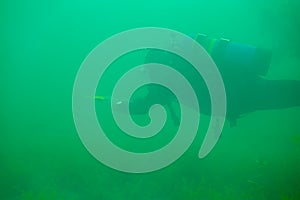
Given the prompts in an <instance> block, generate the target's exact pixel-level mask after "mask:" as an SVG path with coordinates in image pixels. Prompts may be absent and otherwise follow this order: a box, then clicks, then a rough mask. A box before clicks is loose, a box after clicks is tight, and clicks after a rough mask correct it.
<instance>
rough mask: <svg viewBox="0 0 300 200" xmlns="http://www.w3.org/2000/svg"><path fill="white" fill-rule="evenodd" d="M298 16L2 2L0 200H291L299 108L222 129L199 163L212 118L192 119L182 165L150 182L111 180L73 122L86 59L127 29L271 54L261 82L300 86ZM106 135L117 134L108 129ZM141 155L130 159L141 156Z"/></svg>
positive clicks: (273, 9) (263, 10)
mask: <svg viewBox="0 0 300 200" xmlns="http://www.w3.org/2000/svg"><path fill="white" fill-rule="evenodd" d="M299 10H300V3H299V1H297V0H289V1H279V0H274V1H250V0H248V1H237V0H229V1H221V0H213V1H168V0H166V1H158V0H155V1H119V0H116V1H111V2H109V1H85V2H84V1H69V0H65V1H5V0H4V1H1V3H0V25H1V26H0V27H1V29H0V45H1V46H0V59H1V60H0V89H1V100H0V108H1V112H0V119H1V124H0V125H1V126H0V133H1V140H0V156H1V163H0V199H13V200H15V199H25V200H26V199H104V200H106V199H107V200H109V199H113V200H118V199H141V200H144V199H145V200H150V199H155V200H165V199H180V200H183V199H184V200H189V199H197V200H199V199H203V200H215V199H225V200H226V199H230V200H231V199H238V200H247V199H249V200H252V199H253V200H260V199H262V200H264V199H268V200H276V199H280V200H287V199H289V200H290V199H293V200H296V199H300V192H299V191H300V173H299V169H300V125H299V119H300V108H296V107H295V108H288V109H280V110H275V109H274V110H266V111H256V112H253V113H251V114H247V115H246V116H244V117H243V118H241V119H239V120H238V123H237V126H236V127H232V128H231V127H230V126H229V123H228V122H226V124H225V127H224V130H223V133H222V136H221V138H220V140H219V142H218V143H217V145H216V146H215V148H214V149H213V151H212V152H211V153H210V154H209V155H208V156H207V157H206V158H204V159H198V157H197V154H198V150H199V148H200V145H201V141H202V139H203V134H204V133H205V130H206V127H205V123H206V122H208V120H209V118H208V116H201V117H202V120H203V122H204V127H203V126H201V127H200V129H199V134H198V135H199V136H197V138H196V140H195V141H194V143H193V144H192V146H191V147H190V148H189V149H188V151H187V152H186V153H185V154H184V156H182V157H181V158H180V159H179V160H177V161H176V162H175V163H173V164H172V165H170V166H168V167H166V168H164V169H162V170H159V171H156V172H152V173H148V174H127V173H123V172H118V171H115V170H113V169H110V168H108V167H106V166H105V165H103V164H101V163H100V162H98V161H97V160H96V159H94V158H93V157H92V155H91V154H89V153H88V151H87V150H86V149H85V147H84V146H83V144H82V143H81V141H80V139H79V137H78V134H77V131H76V129H75V125H74V122H73V116H72V89H73V83H74V80H75V76H76V73H77V71H78V69H79V67H80V65H81V63H82V61H83V60H84V58H85V57H86V56H87V54H88V53H89V52H90V51H91V50H92V49H93V48H94V47H95V46H96V45H97V44H99V43H100V42H101V41H103V40H105V39H106V38H108V37H109V36H111V35H113V34H116V33H118V32H121V31H124V30H128V29H131V28H136V27H146V26H156V27H165V28H170V29H174V30H177V31H180V32H183V33H186V34H195V33H199V32H200V33H206V34H208V35H210V36H212V37H215V38H220V37H226V38H230V39H231V40H234V41H237V42H241V43H245V44H252V45H256V46H261V47H264V48H269V49H272V51H273V59H272V63H271V66H270V70H269V73H268V75H267V78H268V79H291V80H300V68H299V67H300V54H299V52H300V51H299V47H300V39H299V35H300V29H299V28H300V15H299V12H298V11H299ZM128 64H129V66H128V67H130V65H134V64H136V63H135V61H132V62H128ZM298 92H299V91H298ZM104 120H105V117H104ZM137 120H139V119H137ZM140 120H141V123H143V121H145V120H147V119H144V118H141V119H140ZM106 125H107V128H108V129H110V130H111V134H112V135H114V131H117V130H116V129H115V128H114V127H110V125H113V124H110V122H107V123H106ZM175 128H176V127H174V126H171V125H168V127H166V128H165V129H164V132H165V133H166V136H165V137H161V140H159V141H158V144H157V143H156V144H157V145H158V146H160V145H162V144H161V143H164V142H168V141H169V139H168V138H167V137H172V134H173V133H174V129H175ZM113 137H114V136H112V139H115V140H116V143H118V144H120V145H124V146H126V142H123V139H120V138H119V137H116V138H113ZM125 139H126V138H125ZM156 142H157V141H156ZM144 146H145V145H144V144H137V148H138V151H146V150H149V148H150V147H149V148H143V147H144ZM128 148H129V150H131V149H132V146H131V147H128ZM151 148H152V147H151ZM151 148H150V150H152V149H151Z"/></svg>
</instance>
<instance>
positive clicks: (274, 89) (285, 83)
mask: <svg viewBox="0 0 300 200" xmlns="http://www.w3.org/2000/svg"><path fill="white" fill-rule="evenodd" d="M255 85H256V92H254V93H253V94H255V96H256V97H254V98H253V99H254V102H253V103H254V105H255V108H254V109H262V110H263V109H282V108H290V107H296V106H300V81H297V80H266V79H262V78H260V79H258V80H257V84H255Z"/></svg>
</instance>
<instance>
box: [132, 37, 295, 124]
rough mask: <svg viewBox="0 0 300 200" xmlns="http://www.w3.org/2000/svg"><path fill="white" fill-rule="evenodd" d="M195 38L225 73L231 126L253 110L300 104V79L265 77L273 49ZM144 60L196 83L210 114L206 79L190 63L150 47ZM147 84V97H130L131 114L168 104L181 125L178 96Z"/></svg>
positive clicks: (223, 76)
mask: <svg viewBox="0 0 300 200" xmlns="http://www.w3.org/2000/svg"><path fill="white" fill-rule="evenodd" d="M196 41H197V42H198V43H199V44H201V45H202V47H204V49H205V50H206V51H207V52H208V53H209V55H210V56H211V57H212V59H213V61H214V62H215V64H216V66H217V67H218V70H219V72H220V74H221V76H222V79H223V82H224V86H225V90H226V98H227V113H226V119H228V120H229V122H230V125H231V126H235V125H236V122H237V119H238V118H240V117H242V116H243V115H245V114H247V113H250V112H254V111H257V110H268V109H283V108H290V107H296V106H300V81H298V80H269V79H267V78H266V75H267V73H268V69H269V66H270V62H271V54H272V53H271V51H270V50H268V49H263V48H258V47H255V46H251V45H245V44H240V43H236V42H233V41H230V40H227V39H212V38H209V37H208V36H206V35H204V34H199V35H198V36H197V38H196ZM145 63H160V64H164V65H168V66H171V67H173V68H174V69H176V70H178V71H180V73H182V74H183V75H184V76H185V77H187V80H189V81H190V83H191V85H192V86H193V88H194V91H195V92H196V95H197V97H198V100H199V105H200V106H201V109H200V111H201V113H204V114H207V115H209V114H210V108H211V104H210V103H211V102H210V96H209V92H208V90H207V88H206V85H205V82H204V80H203V79H202V78H201V75H200V74H198V73H197V71H196V70H195V69H194V68H193V66H191V64H190V63H189V62H187V61H186V60H184V59H183V58H181V57H179V56H177V55H175V54H172V53H170V52H166V51H163V50H157V49H151V50H149V52H148V53H147V56H146V59H145ZM147 87H148V88H147V90H148V94H147V95H146V96H145V97H143V98H135V99H132V100H130V104H129V105H130V111H131V113H132V114H137V115H138V114H146V113H147V112H148V110H149V108H150V107H151V105H153V104H161V105H165V106H167V107H168V108H169V110H170V112H171V115H172V118H173V121H174V122H175V124H176V125H178V124H179V119H178V116H177V115H178V114H176V112H175V111H174V109H173V108H172V102H174V101H176V97H175V95H173V94H172V93H171V92H166V88H163V87H157V86H147Z"/></svg>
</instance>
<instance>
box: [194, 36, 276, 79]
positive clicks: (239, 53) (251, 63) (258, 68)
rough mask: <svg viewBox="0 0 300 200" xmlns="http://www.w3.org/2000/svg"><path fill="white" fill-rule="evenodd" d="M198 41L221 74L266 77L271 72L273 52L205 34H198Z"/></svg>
mask: <svg viewBox="0 0 300 200" xmlns="http://www.w3.org/2000/svg"><path fill="white" fill-rule="evenodd" d="M196 41H197V42H198V43H199V44H201V45H202V46H203V47H204V49H205V50H206V51H207V52H208V53H209V54H210V55H211V57H212V58H213V60H214V61H215V63H216V65H217V66H218V68H219V70H220V72H221V74H222V73H224V74H235V75H246V76H257V75H260V76H265V75H266V74H267V72H268V70H269V66H270V62H271V55H272V52H271V50H268V49H263V48H259V47H255V46H251V45H246V44H241V43H237V42H232V41H230V40H228V39H223V38H221V39H213V38H209V37H208V36H207V35H205V34H198V35H197V37H196Z"/></svg>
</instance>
